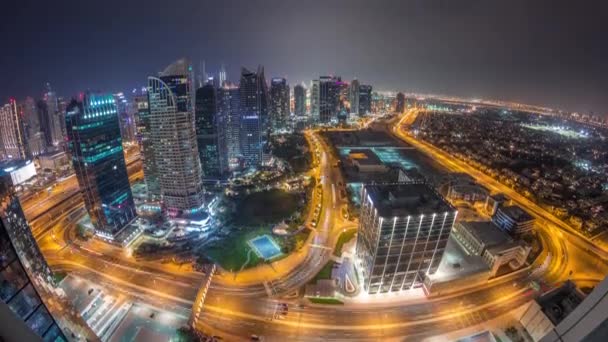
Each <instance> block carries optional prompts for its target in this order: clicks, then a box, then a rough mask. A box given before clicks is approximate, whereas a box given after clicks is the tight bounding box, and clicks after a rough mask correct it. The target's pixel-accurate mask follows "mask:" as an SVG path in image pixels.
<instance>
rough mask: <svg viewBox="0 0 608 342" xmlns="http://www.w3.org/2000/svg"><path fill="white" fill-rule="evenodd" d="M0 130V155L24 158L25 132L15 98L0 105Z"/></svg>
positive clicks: (25, 152) (8, 157)
mask: <svg viewBox="0 0 608 342" xmlns="http://www.w3.org/2000/svg"><path fill="white" fill-rule="evenodd" d="M0 132H1V134H0V157H2V158H6V159H25V157H26V155H27V151H26V144H25V132H24V127H23V122H22V121H21V118H20V116H19V111H18V110H17V101H15V99H10V101H9V103H7V104H5V105H4V106H2V107H0Z"/></svg>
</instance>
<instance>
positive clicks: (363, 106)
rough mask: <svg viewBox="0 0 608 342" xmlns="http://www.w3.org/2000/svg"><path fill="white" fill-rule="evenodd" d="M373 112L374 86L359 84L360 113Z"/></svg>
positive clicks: (362, 114)
mask: <svg viewBox="0 0 608 342" xmlns="http://www.w3.org/2000/svg"><path fill="white" fill-rule="evenodd" d="M371 112H372V86H371V85H365V84H362V85H360V86H359V115H361V116H364V115H367V114H370V113H371Z"/></svg>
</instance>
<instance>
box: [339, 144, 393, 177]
mask: <svg viewBox="0 0 608 342" xmlns="http://www.w3.org/2000/svg"><path fill="white" fill-rule="evenodd" d="M348 159H349V160H350V162H351V163H352V165H353V166H354V167H355V168H356V169H357V171H359V172H363V173H376V172H386V171H387V170H388V167H387V166H386V165H384V163H382V161H381V160H380V158H378V156H377V155H376V154H375V153H374V151H372V150H370V149H365V148H362V149H354V150H351V151H350V152H349V153H348Z"/></svg>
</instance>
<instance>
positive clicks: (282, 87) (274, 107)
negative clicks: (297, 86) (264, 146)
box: [270, 77, 290, 129]
mask: <svg viewBox="0 0 608 342" xmlns="http://www.w3.org/2000/svg"><path fill="white" fill-rule="evenodd" d="M289 114H290V111H289V85H288V84H287V80H286V79H285V78H282V77H274V78H273V79H272V80H271V81H270V120H271V121H272V127H273V128H274V129H277V128H278V129H280V128H284V127H285V125H286V124H287V120H288V119H289Z"/></svg>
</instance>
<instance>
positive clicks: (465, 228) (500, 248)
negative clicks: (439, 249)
mask: <svg viewBox="0 0 608 342" xmlns="http://www.w3.org/2000/svg"><path fill="white" fill-rule="evenodd" d="M452 232H453V233H452V236H453V237H454V238H455V239H456V241H458V243H459V244H460V245H461V246H462V247H463V249H464V250H465V251H466V252H467V253H469V254H471V255H476V256H480V257H481V258H482V260H483V261H484V262H485V263H486V265H487V266H488V268H489V269H490V277H493V276H495V275H496V274H497V272H498V269H499V268H500V267H501V266H503V265H506V264H509V266H510V267H511V268H512V269H518V268H520V267H521V266H523V265H524V264H525V262H526V258H527V257H528V254H530V250H531V248H530V247H529V246H527V245H525V244H524V243H523V242H519V241H515V240H513V239H512V238H511V237H510V236H509V235H507V234H506V233H505V232H503V231H501V230H500V229H499V228H498V227H496V225H494V224H493V223H492V222H489V221H483V222H457V223H456V224H455V225H454V229H453V230H452Z"/></svg>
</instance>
